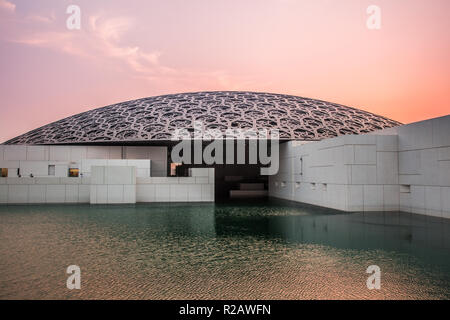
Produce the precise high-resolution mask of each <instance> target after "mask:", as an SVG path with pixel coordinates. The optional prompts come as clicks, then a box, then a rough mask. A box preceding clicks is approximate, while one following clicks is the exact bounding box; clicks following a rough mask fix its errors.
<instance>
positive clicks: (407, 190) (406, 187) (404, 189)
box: [400, 184, 411, 193]
mask: <svg viewBox="0 0 450 320" xmlns="http://www.w3.org/2000/svg"><path fill="white" fill-rule="evenodd" d="M400 193H411V185H409V184H402V185H400Z"/></svg>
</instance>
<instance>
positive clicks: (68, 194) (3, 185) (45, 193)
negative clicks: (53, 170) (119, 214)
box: [0, 177, 90, 204]
mask: <svg viewBox="0 0 450 320" xmlns="http://www.w3.org/2000/svg"><path fill="white" fill-rule="evenodd" d="M89 193H90V178H57V177H54V178H49V177H46V178H0V204H27V203H33V204H39V203H89Z"/></svg>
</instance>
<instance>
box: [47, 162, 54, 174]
mask: <svg viewBox="0 0 450 320" xmlns="http://www.w3.org/2000/svg"><path fill="white" fill-rule="evenodd" d="M48 175H49V176H54V175H55V166H54V165H49V166H48Z"/></svg>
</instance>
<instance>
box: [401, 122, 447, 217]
mask: <svg viewBox="0 0 450 320" xmlns="http://www.w3.org/2000/svg"><path fill="white" fill-rule="evenodd" d="M397 133H398V152H399V184H400V186H401V187H402V188H401V191H400V209H401V210H402V211H406V212H413V213H420V214H425V215H430V216H436V217H444V218H450V116H445V117H440V118H435V119H430V120H425V121H421V122H417V123H412V124H409V125H404V126H400V127H397Z"/></svg>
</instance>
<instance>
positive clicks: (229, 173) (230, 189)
mask: <svg viewBox="0 0 450 320" xmlns="http://www.w3.org/2000/svg"><path fill="white" fill-rule="evenodd" d="M206 145H207V143H205V144H204V145H203V150H204V148H205V146H206ZM172 147H173V146H170V147H169V150H168V156H169V159H168V160H169V165H168V167H169V168H170V169H169V170H170V173H169V175H175V176H189V169H190V168H214V169H215V170H214V173H215V178H214V190H215V201H226V200H229V199H242V198H247V199H248V198H265V197H267V195H268V181H269V179H268V176H266V175H261V168H262V167H264V166H263V165H262V164H261V163H259V159H258V161H257V163H256V164H248V162H249V161H248V160H249V150H250V149H249V146H248V143H246V147H245V159H246V163H245V164H239V163H238V162H237V155H236V153H237V147H236V145H235V149H234V150H235V151H234V156H235V159H234V164H212V165H208V164H206V163H204V162H203V163H202V164H194V157H193V155H192V159H191V161H190V162H191V163H176V162H175V161H172V159H171V157H170V155H171V151H172ZM268 148H269V151H268V152H269V153H270V144H269V146H268ZM258 151H259V150H258ZM223 154H224V159H225V158H226V147H225V146H224V148H223ZM224 162H225V161H224Z"/></svg>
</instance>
